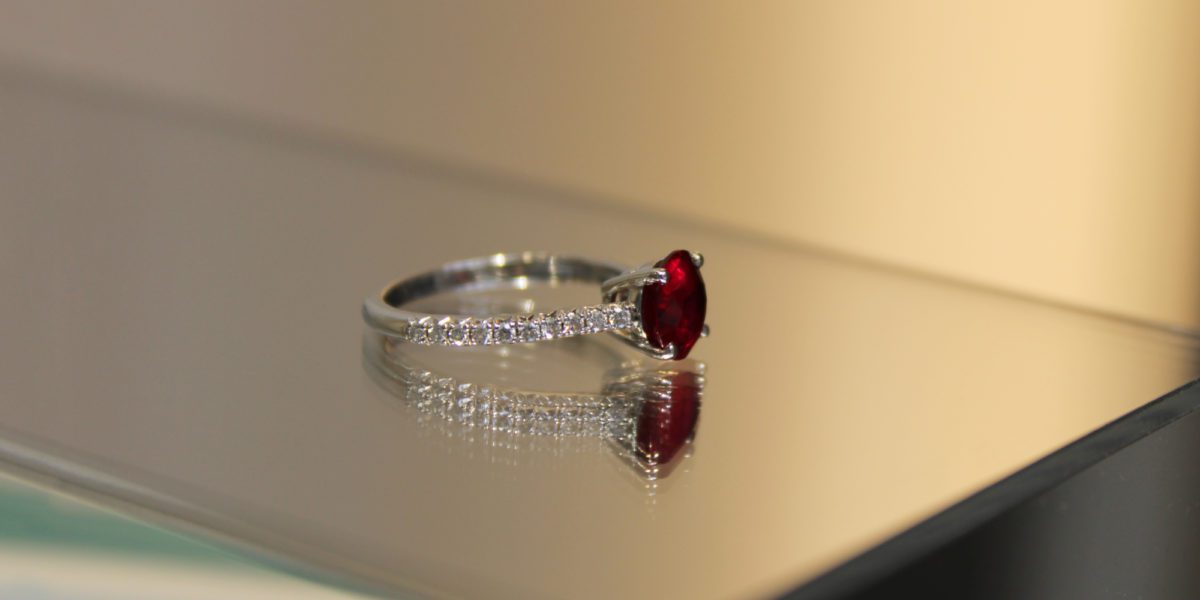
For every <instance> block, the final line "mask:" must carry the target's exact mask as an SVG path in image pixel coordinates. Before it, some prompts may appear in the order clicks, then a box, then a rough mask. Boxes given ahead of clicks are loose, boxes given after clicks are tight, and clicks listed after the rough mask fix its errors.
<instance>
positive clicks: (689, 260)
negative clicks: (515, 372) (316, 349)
mask: <svg viewBox="0 0 1200 600" xmlns="http://www.w3.org/2000/svg"><path fill="white" fill-rule="evenodd" d="M701 265H703V258H702V257H701V256H700V255H699V254H696V253H694V252H688V251H686V250H677V251H675V252H672V253H671V254H669V255H667V257H666V258H664V259H662V260H661V261H658V263H655V264H653V265H646V266H642V267H639V268H637V269H625V268H623V267H621V266H620V265H615V264H612V263H607V262H601V261H593V260H588V259H582V258H574V257H564V256H557V255H551V254H547V253H539V252H523V253H514V254H494V255H491V256H485V257H480V258H473V259H468V260H463V261H458V262H453V263H450V264H447V265H444V266H442V267H441V268H439V269H436V270H434V271H430V272H428V273H423V274H420V275H416V276H414V277H410V278H407V279H402V280H400V281H396V282H394V283H392V284H389V285H388V286H386V287H384V288H383V290H382V291H380V292H379V293H378V294H374V295H372V296H368V297H367V299H366V300H365V301H364V302H363V318H364V319H365V320H366V322H367V324H368V325H369V326H371V327H372V328H374V329H376V330H378V331H380V332H381V333H384V334H386V335H389V336H391V337H395V338H398V339H401V340H405V341H408V342H411V343H414V344H422V345H434V346H491V345H500V344H516V343H528V342H539V341H543V340H552V339H561V338H567V337H574V336H578V335H587V334H593V333H606V332H607V333H613V334H615V335H617V336H618V337H620V338H622V339H624V340H625V341H626V342H628V343H629V344H631V345H633V346H635V347H637V348H639V349H640V350H642V351H643V352H645V353H647V354H649V355H650V356H653V357H655V358H659V359H664V360H665V359H675V360H679V359H682V358H684V357H686V356H687V354H688V352H689V351H690V350H691V347H692V344H694V343H695V341H696V339H697V338H699V337H702V336H704V335H707V326H706V325H704V316H705V315H704V313H705V309H706V304H707V297H706V295H705V294H706V292H705V289H704V282H703V280H702V279H700V275H699V270H700V267H701ZM565 282H580V283H592V284H597V285H599V286H600V290H601V295H602V302H601V303H599V304H595V305H589V306H583V307H578V308H571V309H560V310H555V311H553V312H537V313H523V314H503V315H480V316H473V315H472V316H468V315H448V314H431V313H423V312H417V311H412V310H407V309H405V308H403V306H404V305H406V304H408V303H410V302H412V301H414V300H418V299H420V298H425V297H427V296H431V295H434V294H439V293H443V292H452V291H478V290H491V289H525V288H527V287H530V286H531V285H533V284H545V285H558V284H560V283H565Z"/></svg>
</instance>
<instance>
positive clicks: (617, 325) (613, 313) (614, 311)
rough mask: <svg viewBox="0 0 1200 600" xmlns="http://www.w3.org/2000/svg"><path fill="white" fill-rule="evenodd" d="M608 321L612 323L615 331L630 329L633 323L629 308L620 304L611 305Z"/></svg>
mask: <svg viewBox="0 0 1200 600" xmlns="http://www.w3.org/2000/svg"><path fill="white" fill-rule="evenodd" d="M608 320H609V321H610V322H612V325H613V328H614V329H629V327H630V325H631V324H632V322H633V319H632V318H631V317H630V315H629V308H628V307H625V306H622V305H620V304H610V305H609V307H608Z"/></svg>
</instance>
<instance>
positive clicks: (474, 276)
mask: <svg viewBox="0 0 1200 600" xmlns="http://www.w3.org/2000/svg"><path fill="white" fill-rule="evenodd" d="M623 270H624V269H623V268H621V267H619V266H617V265H612V264H606V263H601V262H596V261H591V260H586V259H581V258H572V257H563V256H554V255H548V254H543V253H533V252H524V253H519V254H495V255H492V256H485V257H480V258H473V259H468V260H464V261H459V262H454V263H450V264H448V265H445V266H443V267H442V268H440V269H438V270H436V271H431V272H429V273H423V274H421V275H417V276H415V277H410V278H408V279H404V280H401V281H398V282H395V283H393V284H392V285H389V286H388V287H387V288H386V289H384V291H383V293H382V299H383V301H384V303H385V304H387V305H388V306H391V307H394V308H399V307H400V306H402V305H404V304H407V303H409V302H412V301H414V300H417V299H419V298H424V297H427V296H432V295H434V294H439V293H442V292H449V291H468V290H470V291H474V290H481V289H483V290H486V289H499V288H512V287H523V286H524V285H527V284H528V283H530V282H536V283H541V284H549V285H557V284H559V283H565V282H580V283H596V284H599V283H602V282H603V281H605V280H607V279H610V278H612V277H614V276H616V275H618V274H620V273H621V272H622V271H623Z"/></svg>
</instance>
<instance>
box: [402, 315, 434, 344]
mask: <svg viewBox="0 0 1200 600" xmlns="http://www.w3.org/2000/svg"><path fill="white" fill-rule="evenodd" d="M432 333H433V323H432V322H430V320H429V317H425V318H423V319H421V320H419V321H413V322H412V323H409V325H408V339H409V340H410V341H412V342H413V343H414V344H426V343H429V338H430V337H431V334H432Z"/></svg>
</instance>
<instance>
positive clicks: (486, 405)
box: [475, 385, 496, 427]
mask: <svg viewBox="0 0 1200 600" xmlns="http://www.w3.org/2000/svg"><path fill="white" fill-rule="evenodd" d="M495 394H496V390H494V389H493V388H492V387H491V386H487V385H485V386H480V388H479V391H478V393H477V394H476V395H475V422H476V423H479V425H481V426H483V427H488V426H490V425H491V424H492V418H493V417H492V408H493V406H494V403H495Z"/></svg>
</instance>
